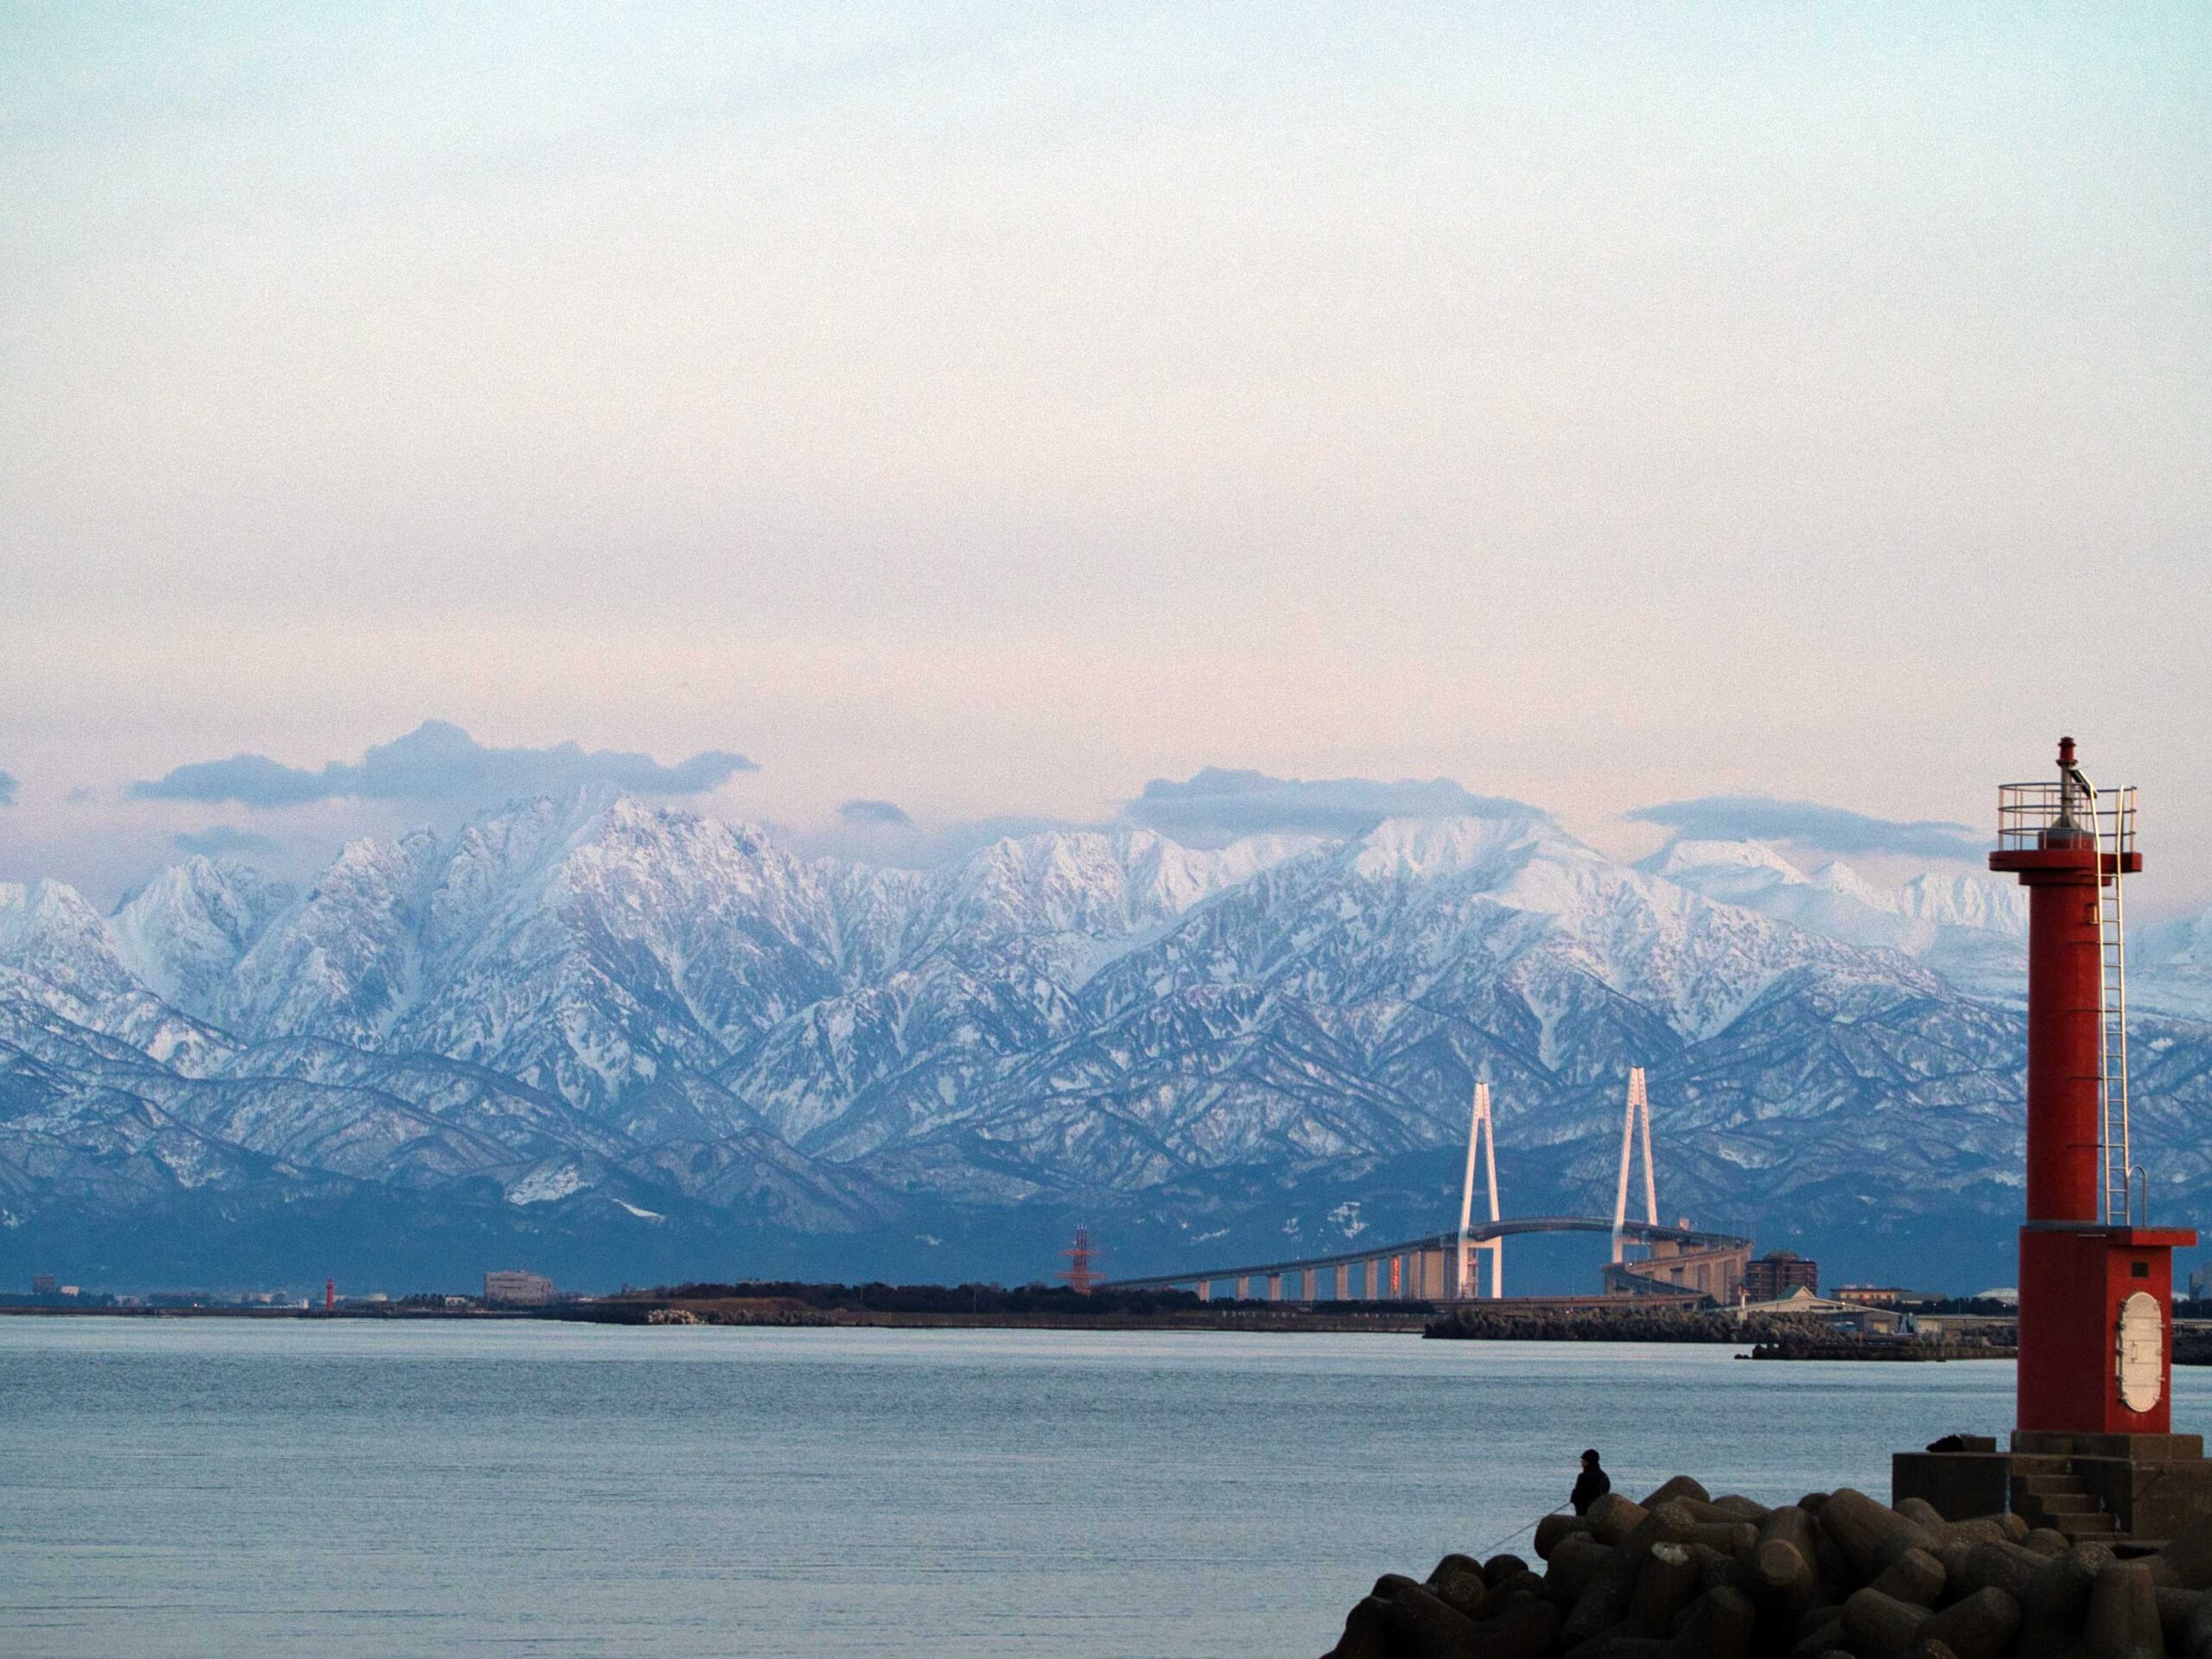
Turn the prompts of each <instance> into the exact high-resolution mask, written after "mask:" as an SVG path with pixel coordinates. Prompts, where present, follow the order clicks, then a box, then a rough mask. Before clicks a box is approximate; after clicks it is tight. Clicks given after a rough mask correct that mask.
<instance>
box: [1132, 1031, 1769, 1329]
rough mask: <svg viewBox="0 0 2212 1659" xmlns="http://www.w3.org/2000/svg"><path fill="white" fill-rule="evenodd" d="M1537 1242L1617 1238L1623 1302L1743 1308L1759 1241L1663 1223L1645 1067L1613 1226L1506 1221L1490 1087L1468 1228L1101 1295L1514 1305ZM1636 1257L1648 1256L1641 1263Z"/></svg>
mask: <svg viewBox="0 0 2212 1659" xmlns="http://www.w3.org/2000/svg"><path fill="white" fill-rule="evenodd" d="M1638 1150H1641V1151H1642V1153H1643V1212H1644V1213H1643V1219H1642V1220H1641V1221H1635V1220H1631V1219H1630V1217H1629V1214H1628V1198H1629V1176H1630V1166H1631V1164H1632V1162H1633V1160H1634V1154H1636V1153H1637V1151H1638ZM1478 1164H1479V1166H1480V1167H1481V1170H1482V1173H1483V1176H1484V1181H1483V1185H1484V1189H1485V1191H1486V1192H1487V1196H1488V1198H1489V1204H1488V1206H1487V1207H1488V1209H1489V1211H1490V1218H1489V1219H1488V1220H1487V1221H1478V1220H1477V1219H1476V1218H1475V1214H1474V1209H1475V1188H1476V1181H1475V1176H1476V1171H1477V1166H1478ZM1529 1233H1606V1234H1609V1235H1611V1239H1612V1247H1613V1259H1612V1261H1611V1262H1610V1263H1608V1264H1607V1266H1606V1268H1605V1289H1606V1291H1607V1292H1608V1293H1609V1294H1614V1295H1665V1296H1703V1297H1708V1298H1710V1299H1711V1300H1714V1301H1716V1302H1728V1301H1733V1300H1735V1299H1736V1296H1737V1294H1738V1291H1739V1290H1740V1289H1741V1287H1742V1286H1743V1282H1744V1268H1745V1263H1746V1262H1749V1261H1750V1259H1751V1240H1749V1239H1747V1238H1738V1237H1736V1236H1734V1235H1732V1234H1729V1233H1714V1232H1705V1231H1701V1230H1699V1229H1697V1228H1694V1227H1691V1226H1689V1225H1688V1224H1681V1225H1676V1226H1672V1227H1670V1226H1667V1225H1664V1224H1662V1223H1661V1221H1660V1219H1659V1187H1658V1179H1657V1176H1656V1173H1654V1171H1653V1169H1652V1166H1651V1103H1650V1096H1649V1091H1648V1090H1647V1089H1646V1087H1645V1084H1644V1079H1643V1067H1642V1066H1640V1065H1639V1066H1637V1067H1635V1068H1633V1069H1632V1070H1631V1071H1630V1072H1629V1074H1628V1099H1627V1103H1626V1106H1625V1109H1624V1111H1623V1114H1622V1116H1621V1160H1620V1180H1619V1184H1618V1187H1617V1188H1616V1190H1615V1197H1614V1200H1613V1213H1612V1216H1611V1218H1607V1217H1603V1216H1522V1217H1514V1218H1512V1219H1510V1220H1509V1219H1507V1218H1505V1217H1503V1215H1501V1214H1500V1212H1499V1209H1498V1201H1497V1129H1496V1126H1495V1125H1494V1124H1493V1123H1492V1122H1491V1097H1490V1084H1487V1083H1478V1084H1476V1085H1475V1099H1474V1110H1473V1113H1472V1116H1471V1121H1470V1122H1469V1124H1468V1128H1467V1173H1466V1179H1465V1182H1464V1184H1463V1185H1462V1186H1461V1188H1460V1194H1459V1228H1458V1229H1457V1230H1455V1231H1452V1232H1440V1233H1434V1234H1431V1235H1428V1236H1425V1237H1421V1238H1414V1239H1407V1240H1403V1241H1402V1242H1400V1243H1395V1244H1364V1245H1356V1246H1352V1247H1350V1248H1347V1249H1343V1250H1339V1251H1337V1252H1335V1253H1333V1254H1331V1255H1304V1256H1297V1257H1294V1258H1292V1259H1291V1260H1288V1261H1282V1262H1246V1263H1242V1264H1234V1265H1229V1266H1222V1267H1212V1268H1201V1269H1198V1270H1197V1271H1195V1272H1189V1273H1163V1274H1153V1275H1151V1276H1150V1277H1148V1278H1142V1279H1116V1280H1113V1281H1109V1282H1108V1283H1105V1284H1103V1285H1102V1286H1101V1287H1100V1288H1102V1289H1108V1290H1162V1289H1171V1288H1188V1289H1192V1290H1195V1291H1197V1293H1198V1300H1201V1301H1211V1300H1212V1299H1213V1296H1214V1294H1215V1290H1216V1287H1217V1286H1221V1285H1224V1284H1226V1285H1233V1286H1234V1287H1235V1292H1236V1298H1237V1300H1240V1301H1243V1300H1249V1299H1250V1298H1251V1296H1252V1294H1253V1291H1252V1287H1253V1286H1254V1284H1255V1283H1257V1284H1260V1285H1261V1286H1262V1287H1264V1290H1263V1294H1265V1296H1266V1298H1267V1300H1269V1301H1293V1302H1325V1301H1465V1300H1473V1299H1475V1298H1478V1297H1480V1296H1483V1295H1484V1294H1488V1295H1489V1296H1491V1297H1502V1296H1503V1295H1504V1294H1505V1284H1504V1281H1505V1241H1506V1240H1507V1239H1509V1238H1512V1237H1516V1236H1522V1235H1526V1234H1529ZM1631 1251H1637V1252H1641V1254H1638V1255H1631V1254H1630V1252H1631ZM1484 1262H1487V1265H1488V1272H1487V1274H1485V1273H1484ZM1485 1278H1487V1280H1488V1281H1489V1282H1488V1288H1487V1292H1485V1290H1484V1279H1485Z"/></svg>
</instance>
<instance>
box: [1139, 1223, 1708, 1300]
mask: <svg viewBox="0 0 2212 1659" xmlns="http://www.w3.org/2000/svg"><path fill="white" fill-rule="evenodd" d="M1612 1230H1613V1224H1612V1220H1611V1217H1605V1216H1524V1217H1520V1218H1519V1219H1517V1220H1514V1221H1485V1222H1483V1223H1481V1224H1478V1225H1476V1226H1471V1227H1470V1228H1468V1229H1467V1239H1468V1242H1469V1243H1474V1244H1480V1243H1485V1242H1487V1241H1488V1240H1491V1239H1493V1238H1515V1237H1518V1236H1522V1235H1523V1234H1527V1233H1611V1231H1612ZM1621 1236H1622V1237H1624V1238H1629V1239H1633V1240H1635V1241H1636V1242H1637V1243H1641V1244H1652V1243H1672V1244H1679V1245H1682V1246H1684V1247H1685V1248H1686V1249H1689V1250H1693V1251H1698V1250H1729V1249H1748V1248H1750V1245H1751V1241H1750V1240H1749V1239H1745V1238H1737V1237H1735V1236H1732V1234H1728V1233H1708V1232H1702V1231H1700V1230H1697V1229H1695V1228H1691V1227H1662V1226H1658V1225H1656V1224H1653V1223H1650V1222H1646V1221H1631V1222H1628V1223H1625V1224H1624V1225H1623V1226H1622V1228H1621ZM1457 1249H1459V1234H1457V1233H1431V1234H1427V1235H1425V1236H1422V1237H1420V1238H1413V1239H1407V1240H1405V1241H1403V1242H1402V1243H1396V1244H1367V1245H1362V1246H1360V1247H1359V1248H1357V1249H1348V1250H1340V1251H1338V1252H1337V1253H1336V1254H1335V1255H1301V1256H1297V1257H1294V1258H1293V1259H1292V1260H1289V1261H1285V1262H1255V1263H1252V1264H1250V1265H1249V1266H1245V1267H1230V1268H1202V1269H1198V1270H1195V1271H1192V1272H1190V1273H1156V1274H1151V1275H1149V1276H1147V1277H1145V1278H1141V1279H1114V1280H1109V1281H1105V1282H1103V1283H1102V1284H1101V1285H1100V1286H1099V1287H1098V1288H1099V1289H1101V1290H1166V1289H1169V1288H1171V1287H1173V1286H1176V1285H1190V1284H1196V1283H1198V1281H1201V1280H1214V1279H1259V1278H1263V1277H1267V1276H1268V1275H1271V1274H1291V1273H1305V1272H1307V1271H1315V1272H1318V1271H1319V1270H1320V1269H1321V1268H1347V1267H1352V1266H1355V1265H1357V1264H1358V1263H1360V1262H1373V1261H1376V1260H1377V1259H1378V1258H1380V1257H1383V1256H1389V1255H1411V1254H1412V1253H1414V1251H1417V1250H1452V1251H1456V1250H1457Z"/></svg>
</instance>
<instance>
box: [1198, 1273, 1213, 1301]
mask: <svg viewBox="0 0 2212 1659" xmlns="http://www.w3.org/2000/svg"><path fill="white" fill-rule="evenodd" d="M1198 1300H1200V1301H1202V1302H1210V1301H1211V1300H1213V1281H1212V1280H1211V1279H1201V1280H1199V1281H1198Z"/></svg>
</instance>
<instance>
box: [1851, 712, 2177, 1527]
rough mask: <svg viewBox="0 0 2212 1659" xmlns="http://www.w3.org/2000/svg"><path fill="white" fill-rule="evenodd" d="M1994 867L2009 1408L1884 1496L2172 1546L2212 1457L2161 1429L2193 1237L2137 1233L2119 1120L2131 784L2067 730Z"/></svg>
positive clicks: (1933, 1454)
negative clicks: (2014, 892)
mask: <svg viewBox="0 0 2212 1659" xmlns="http://www.w3.org/2000/svg"><path fill="white" fill-rule="evenodd" d="M1989 868H1991V869H1993V870H1996V871H1999V872H2001V873H2004V874H2012V875H2017V876H2018V877H2019V879H2020V882H2021V885H2022V886H2024V887H2026V888H2027V890H2028V1100H2027V1121H2028V1172H2027V1215H2026V1218H2025V1220H2024V1222H2023V1224H2022V1225H2021V1228H2020V1338H2019V1341H2020V1364H2019V1395H2018V1408H2017V1414H2016V1416H2015V1418H2014V1427H2013V1430H2012V1446H2011V1449H2010V1450H2009V1451H2004V1452H2000V1451H1999V1450H1998V1449H1997V1440H1996V1437H1995V1436H1993V1435H1975V1434H1963V1433H1961V1434H1951V1435H1947V1436H1946V1437H1945V1438H1944V1439H1942V1440H1938V1441H1936V1443H1935V1445H1934V1446H1930V1447H1929V1449H1928V1450H1927V1451H1925V1452H1899V1453H1897V1455H1896V1456H1895V1457H1894V1458H1893V1459H1891V1489H1892V1491H1893V1493H1894V1495H1895V1497H1896V1499H1897V1501H1898V1502H1899V1503H1902V1502H1903V1501H1904V1499H1906V1498H1907V1497H1922V1498H1925V1499H1926V1500H1927V1501H1928V1502H1929V1503H1933V1504H1934V1505H1935V1506H1936V1509H1937V1510H1940V1511H1941V1512H1942V1514H1943V1515H1944V1516H1946V1517H1947V1518H1948V1519H1950V1520H1954V1521H1960V1520H1965V1519H1967V1517H1969V1516H1977V1515H1988V1514H1991V1513H1993V1512H1994V1511H1997V1510H2012V1512H2014V1513H2015V1514H2018V1515H2021V1516H2025V1517H2026V1518H2027V1520H2028V1522H2029V1523H2030V1524H2031V1525H2033V1526H2044V1527H2053V1528H2056V1529H2058V1530H2059V1531H2061V1532H2063V1533H2064V1534H2065V1535H2067V1536H2068V1537H2069V1538H2073V1539H2077V1540H2081V1539H2104V1540H2107V1541H2118V1540H2121V1539H2127V1540H2131V1541H2134V1542H2136V1543H2138V1544H2142V1543H2147V1542H2150V1541H2155V1540H2163V1539H2169V1538H2172V1537H2174V1536H2176V1535H2177V1534H2178V1533H2179V1532H2180V1531H2181V1530H2182V1529H2183V1528H2184V1527H2187V1526H2190V1525H2191V1524H2193V1523H2194V1522H2196V1521H2198V1520H2200V1519H2202V1517H2203V1516H2206V1515H2212V1463H2207V1462H2206V1461H2205V1459H2204V1441H2203V1438H2202V1436H2201V1435H2196V1434H2176V1433H2172V1432H2171V1431H2172V1427H2173V1421H2172V1408H2171V1404H2170V1402H2169V1401H2168V1397H2167V1395H2168V1389H2169V1385H2170V1384H2171V1381H2172V1374H2173V1364H2172V1353H2171V1347H2172V1344H2171V1338H2172V1332H2173V1253H2174V1251H2175V1249H2177V1248H2179V1247H2186V1246H2189V1245H2193V1244H2195V1243H2196V1233H2194V1232H2193V1231H2191V1230H2189V1229H2187V1228H2183V1227H2153V1226H2152V1225H2151V1224H2150V1217H2149V1215H2148V1214H2147V1213H2146V1212H2147V1211H2148V1210H2149V1207H2150V1198H2149V1194H2150V1183H2149V1178H2148V1177H2147V1175H2145V1174H2144V1173H2143V1172H2142V1171H2141V1170H2140V1169H2139V1168H2138V1167H2137V1166H2136V1164H2135V1162H2134V1147H2133V1141H2132V1139H2131V1136H2130V1135H2129V1131H2128V1121H2127V1117H2128V1112H2127V1104H2128V1103H2127V974H2126V969H2127V962H2126V929H2125V925H2124V924H2125V920H2126V912H2125V910H2124V908H2123V906H2122V904H2121V895H2122V893H2124V892H2125V891H2126V880H2127V878H2128V877H2129V876H2131V875H2133V874H2135V873H2136V872H2137V871H2138V870H2139V869H2141V868H2143V858H2142V855H2141V854H2140V853H2139V852H2137V851H2136V849H2135V791H2133V789H2119V790H2103V791H2101V790H2099V789H2097V788H2096V787H2095V786H2094V785H2092V784H2091V783H2090V781H2089V779H2088V777H2087V776H2086V775H2085V774H2084V773H2083V772H2082V767H2081V766H2080V764H2079V763H2078V762H2077V761H2076V760H2075V755H2074V740H2073V739H2072V738H2070V737H2068V738H2061V739H2060V740H2059V742H2058V774H2057V776H2056V778H2054V779H2049V780H2046V781H2044V782H2039V783H2031V784H2007V785H2005V786H2004V788H2003V789H2002V790H2001V791H1999V796H1998V833H1997V850H1996V851H1995V852H1994V853H1992V854H1991V855H1990V856H1989ZM1939 1447H1940V1448H1942V1449H1940V1450H1939V1449H1937V1448H1939Z"/></svg>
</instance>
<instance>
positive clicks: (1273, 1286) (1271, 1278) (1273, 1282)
mask: <svg viewBox="0 0 2212 1659" xmlns="http://www.w3.org/2000/svg"><path fill="white" fill-rule="evenodd" d="M1268 1300H1269V1301H1271V1302H1279V1301H1281V1300H1282V1274H1279V1273H1271V1274H1268Z"/></svg>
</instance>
